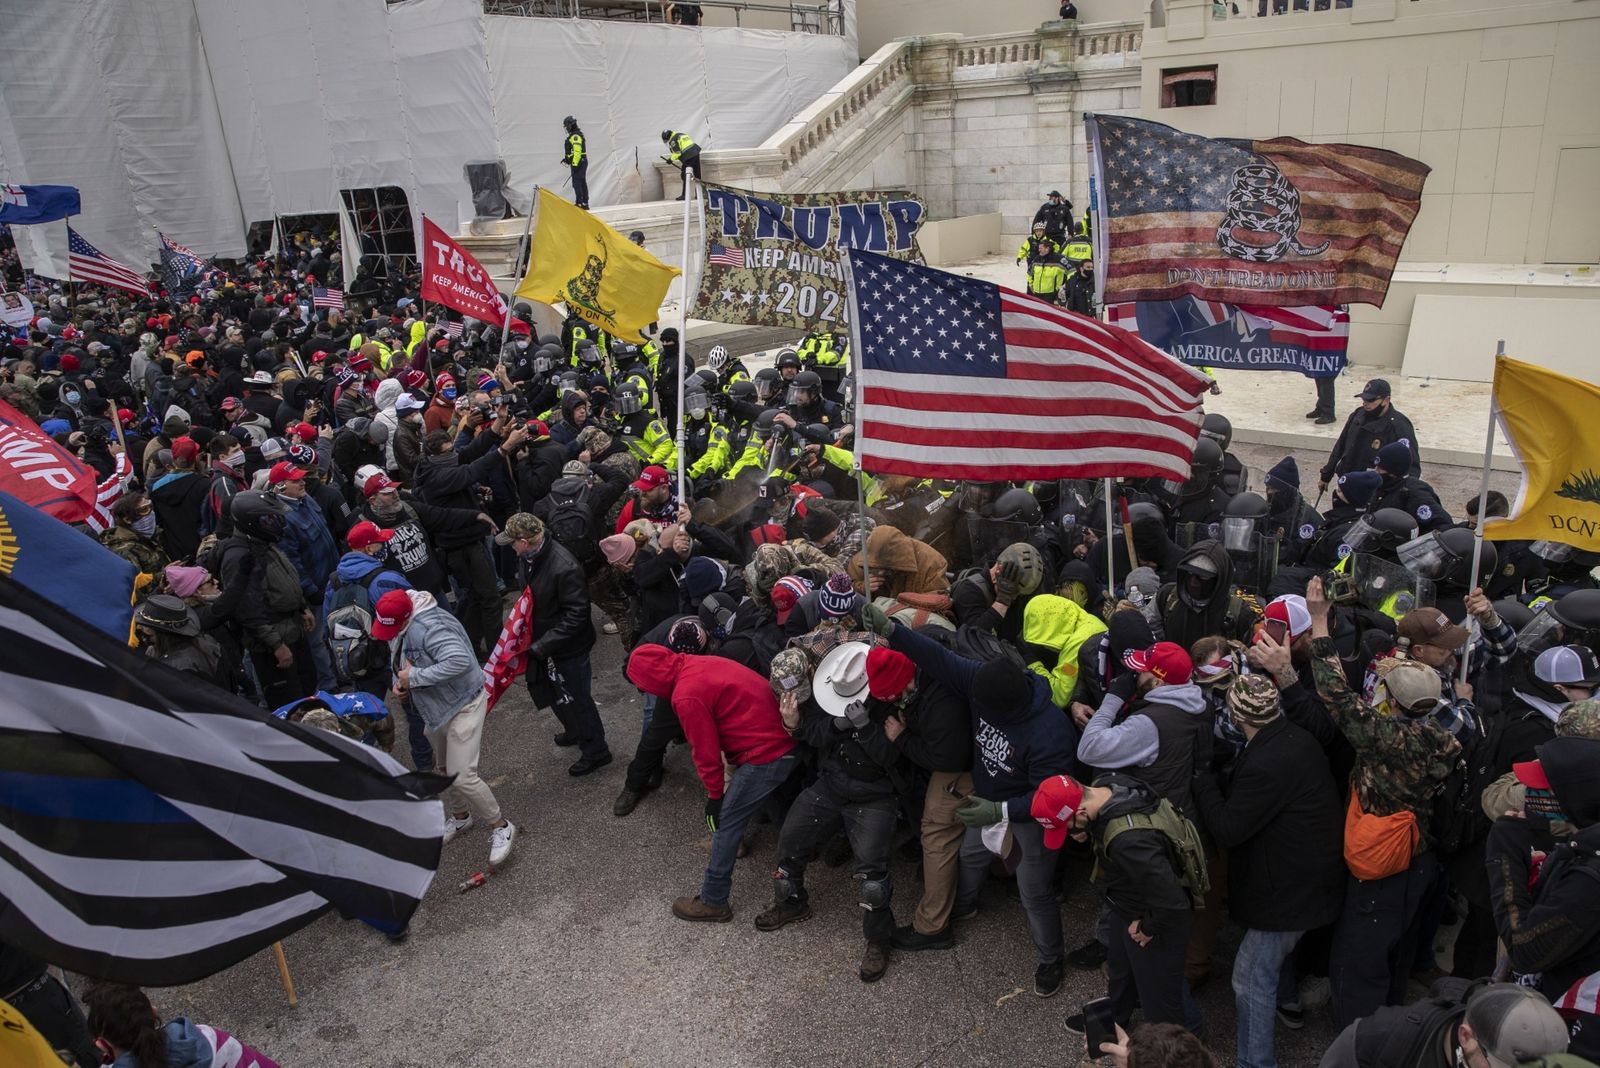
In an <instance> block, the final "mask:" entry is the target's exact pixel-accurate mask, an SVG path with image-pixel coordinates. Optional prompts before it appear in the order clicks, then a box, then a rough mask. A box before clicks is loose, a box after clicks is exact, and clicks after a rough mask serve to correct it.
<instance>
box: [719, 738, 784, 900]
mask: <svg viewBox="0 0 1600 1068" xmlns="http://www.w3.org/2000/svg"><path fill="white" fill-rule="evenodd" d="M797 762H798V761H797V758H796V757H795V755H794V754H793V753H789V754H786V755H784V756H781V757H779V758H778V759H777V760H774V761H773V762H772V763H770V764H740V765H739V766H738V767H736V768H734V769H733V777H732V778H731V779H729V780H728V787H727V789H726V790H725V791H724V792H723V794H722V813H721V815H720V816H719V817H718V819H717V830H716V833H715V834H713V835H712V836H711V860H710V862H709V863H707V864H706V875H705V878H704V879H703V880H702V881H701V883H700V900H701V901H704V902H705V903H706V904H707V905H726V904H727V903H728V891H729V890H731V889H732V888H733V862H734V861H735V860H737V859H738V856H739V843H740V842H742V841H743V840H744V826H745V824H747V823H749V822H750V817H751V816H754V815H755V814H756V811H757V810H758V809H760V808H761V805H762V803H763V802H765V801H766V799H767V798H768V797H769V796H771V794H772V791H774V790H776V789H777V788H778V787H780V786H782V785H783V784H784V783H785V782H786V781H787V780H788V778H789V776H790V775H792V774H793V773H794V769H795V765H796V763H797Z"/></svg>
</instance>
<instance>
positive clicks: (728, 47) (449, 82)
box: [0, 0, 856, 276]
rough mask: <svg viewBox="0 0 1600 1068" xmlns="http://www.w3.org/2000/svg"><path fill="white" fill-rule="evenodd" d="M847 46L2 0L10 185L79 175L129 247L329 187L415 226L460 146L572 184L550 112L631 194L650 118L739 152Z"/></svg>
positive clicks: (27, 246)
mask: <svg viewBox="0 0 1600 1068" xmlns="http://www.w3.org/2000/svg"><path fill="white" fill-rule="evenodd" d="M197 13H198V14H197ZM855 64H856V58H855V56H854V55H853V54H852V48H851V46H850V43H849V42H848V41H847V40H846V39H844V38H841V37H834V36H826V35H809V34H799V33H780V32H775V31H770V30H746V29H738V28H734V27H703V28H700V29H687V28H684V27H674V26H665V25H659V24H658V25H642V24H638V23H629V22H605V21H591V20H573V19H533V18H510V17H500V16H491V17H485V16H484V15H483V14H482V7H481V4H480V3H479V0H405V2H404V3H397V4H385V3H384V0H0V181H6V182H17V183H27V182H34V183H55V184H64V185H76V186H78V187H79V188H80V189H81V190H82V192H83V208H84V213H83V215H82V216H80V217H79V218H78V219H77V220H75V221H74V226H75V227H76V228H78V229H79V230H80V231H81V232H82V233H83V235H84V237H85V238H87V239H88V240H89V241H91V242H92V243H94V244H95V245H96V246H98V247H99V248H100V249H101V250H102V251H103V252H105V253H106V254H107V255H110V256H112V257H114V258H116V259H120V260H122V261H124V262H126V263H128V264H130V265H135V266H143V265H146V264H149V263H151V262H153V261H155V260H156V259H157V256H156V249H157V247H158V244H157V240H156V236H155V232H156V230H157V229H158V228H159V229H160V230H162V231H163V232H165V233H166V234H168V235H169V236H171V237H172V238H173V239H174V240H176V241H179V242H181V243H183V244H185V245H187V246H189V247H190V248H192V249H194V250H195V251H196V252H199V253H201V254H202V255H218V256H237V255H240V254H242V253H243V252H244V251H245V231H246V228H247V226H248V225H249V224H250V223H252V222H258V221H266V220H270V219H272V218H274V217H275V216H278V215H294V214H300V213H320V212H331V211H336V210H338V209H339V208H340V206H341V202H340V197H339V191H340V190H341V189H358V188H373V187H378V186H398V187H400V188H401V189H403V190H404V191H405V193H406V196H407V199H408V201H409V203H410V206H411V210H412V215H413V220H412V221H413V225H416V224H417V222H418V219H417V216H419V215H421V214H427V215H429V216H430V217H433V218H435V219H437V220H438V221H439V222H440V224H441V225H443V226H445V228H446V229H454V228H455V227H456V225H457V222H458V220H459V219H461V218H463V217H469V216H470V215H471V190H470V188H469V186H468V184H467V181H466V179H465V177H464V176H463V173H462V166H463V164H465V163H468V162H473V161H482V160H494V159H503V160H505V161H506V164H507V167H508V170H509V172H510V180H511V183H512V185H513V187H514V188H515V189H516V190H517V191H518V192H520V193H522V195H523V196H524V197H525V196H526V193H527V190H528V189H530V188H531V187H532V186H533V185H534V184H535V183H540V184H544V185H548V186H550V187H551V188H553V189H555V190H557V191H560V192H563V193H566V194H567V195H570V190H569V189H568V188H567V185H566V182H565V180H564V179H565V168H563V167H562V166H561V165H560V163H559V158H560V154H561V147H562V130H561V118H562V116H564V115H568V114H571V115H575V116H577V117H578V119H579V121H580V122H581V123H582V125H583V129H584V132H585V134H587V135H588V138H589V151H590V154H591V157H592V161H591V164H590V167H589V186H590V190H591V197H592V201H593V203H594V204H595V206H599V205H601V204H606V203H617V202H619V201H620V202H630V201H637V200H639V199H641V198H644V197H646V196H651V197H653V196H659V195H660V192H659V188H658V186H657V184H656V181H655V174H654V169H653V164H654V161H655V158H656V156H658V155H659V154H661V152H662V148H663V146H662V144H661V137H660V133H661V131H662V130H663V129H666V128H669V127H670V128H672V129H677V130H684V131H686V132H688V133H689V134H690V136H692V137H694V138H695V140H697V141H698V142H700V144H701V145H703V146H705V147H707V148H748V147H753V146H755V145H757V144H760V143H761V141H762V140H764V139H765V138H766V136H767V135H768V134H770V133H771V132H772V131H774V130H776V129H777V128H778V127H780V126H781V125H782V124H783V123H784V122H785V121H787V120H788V118H789V117H790V116H791V115H792V114H794V113H795V112H796V111H798V110H800V109H801V108H803V107H805V106H806V105H808V104H809V103H811V101H812V100H814V99H815V98H816V97H817V96H819V95H821V94H822V93H824V92H826V91H827V90H828V89H829V88H830V87H831V86H832V85H833V84H834V83H835V82H837V81H838V80H839V79H840V78H842V77H843V76H844V75H845V74H847V73H848V72H849V71H850V70H851V69H852V68H853V67H854V66H855ZM668 195H671V193H670V192H669V194H668ZM30 231H32V232H31V233H30ZM14 232H15V233H16V234H17V236H18V239H19V241H18V243H19V247H20V248H21V251H22V255H23V260H24V263H25V264H27V265H29V266H31V267H33V269H35V270H37V271H39V272H40V273H44V274H49V275H54V276H62V275H64V272H65V267H66V251H65V249H66V232H65V227H62V226H60V225H59V224H57V225H52V226H41V227H17V228H15V230H14ZM44 245H48V246H49V247H48V248H45V247H43V246H44Z"/></svg>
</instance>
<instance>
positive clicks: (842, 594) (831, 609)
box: [817, 571, 856, 619]
mask: <svg viewBox="0 0 1600 1068" xmlns="http://www.w3.org/2000/svg"><path fill="white" fill-rule="evenodd" d="M817 603H818V605H819V606H820V607H821V608H822V613H823V615H825V616H828V617H830V618H832V619H838V618H839V617H840V616H847V615H849V614H850V610H851V609H852V608H854V607H855V606H856V591H855V587H854V586H852V585H851V584H850V576H849V575H846V574H844V573H843V572H837V571H836V572H834V573H833V574H832V575H829V576H828V581H827V582H826V583H825V584H824V585H823V586H822V588H821V589H819V590H818V591H817Z"/></svg>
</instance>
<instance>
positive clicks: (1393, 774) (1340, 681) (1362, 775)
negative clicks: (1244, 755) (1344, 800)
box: [1311, 638, 1461, 852]
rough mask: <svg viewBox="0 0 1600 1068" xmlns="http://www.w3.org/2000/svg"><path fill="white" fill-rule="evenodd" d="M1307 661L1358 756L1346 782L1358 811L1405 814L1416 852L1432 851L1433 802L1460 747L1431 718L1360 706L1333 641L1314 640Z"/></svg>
mask: <svg viewBox="0 0 1600 1068" xmlns="http://www.w3.org/2000/svg"><path fill="white" fill-rule="evenodd" d="M1311 656H1312V661H1311V673H1312V675H1313V676H1314V677H1315V678H1316V682H1317V694H1318V696H1320V697H1321V698H1322V702H1323V704H1324V706H1326V708H1327V710H1328V716H1329V718H1330V719H1332V720H1333V721H1334V723H1336V724H1338V726H1339V729H1340V730H1341V731H1343V732H1344V736H1345V738H1347V739H1348V740H1349V742H1350V746H1351V748H1353V749H1354V750H1355V752H1356V766H1355V769H1354V770H1353V771H1352V772H1351V773H1350V780H1351V785H1352V786H1353V787H1354V788H1355V791H1356V796H1357V797H1359V798H1360V800H1361V808H1362V810H1363V811H1366V812H1370V813H1372V814H1373V815H1376V816H1389V815H1393V814H1394V813H1396V812H1399V811H1401V810H1402V809H1409V810H1410V811H1411V812H1413V813H1415V814H1416V817H1417V829H1418V830H1419V831H1420V832H1421V838H1420V840H1419V841H1418V843H1417V851H1418V852H1424V851H1426V850H1429V849H1432V848H1433V833H1432V831H1433V828H1432V827H1430V826H1429V824H1430V823H1431V820H1432V812H1433V796H1434V795H1435V794H1436V793H1438V792H1439V789H1440V787H1441V786H1443V785H1444V780H1445V777H1446V776H1448V775H1449V774H1450V770H1451V767H1452V766H1453V764H1454V762H1455V759H1456V756H1457V755H1458V754H1459V753H1460V752H1461V743H1460V742H1458V741H1456V739H1455V737H1454V736H1452V735H1451V733H1450V732H1449V731H1447V730H1445V729H1444V728H1443V727H1441V726H1440V725H1439V723H1438V722H1437V721H1436V720H1435V719H1434V718H1433V717H1432V716H1427V717H1423V718H1420V719H1404V718H1401V717H1399V716H1388V715H1384V714H1383V713H1381V712H1379V711H1378V710H1377V709H1375V708H1373V707H1372V706H1371V705H1368V704H1366V703H1365V702H1364V701H1362V700H1361V696H1360V695H1359V694H1357V693H1356V692H1355V691H1354V690H1352V689H1350V685H1349V683H1348V682H1347V681H1346V680H1345V677H1344V669H1343V668H1342V667H1340V665H1339V654H1338V651H1337V650H1336V649H1335V648H1334V645H1333V641H1332V639H1329V638H1316V639H1314V640H1313V641H1312V643H1311Z"/></svg>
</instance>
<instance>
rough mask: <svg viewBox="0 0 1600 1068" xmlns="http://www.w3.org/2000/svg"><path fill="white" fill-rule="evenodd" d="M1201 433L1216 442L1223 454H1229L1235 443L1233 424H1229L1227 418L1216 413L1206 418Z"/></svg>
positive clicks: (1201, 426)
mask: <svg viewBox="0 0 1600 1068" xmlns="http://www.w3.org/2000/svg"><path fill="white" fill-rule="evenodd" d="M1200 433H1201V434H1203V435H1204V436H1205V437H1208V438H1210V439H1211V440H1212V441H1214V442H1216V443H1217V445H1218V447H1220V448H1221V449H1222V451H1223V452H1227V451H1228V446H1229V445H1230V444H1232V442H1233V424H1232V423H1230V422H1228V417H1227V416H1225V415H1220V414H1218V413H1216V412H1213V413H1211V414H1209V415H1207V416H1206V417H1205V420H1204V422H1202V423H1201V424H1200Z"/></svg>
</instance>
